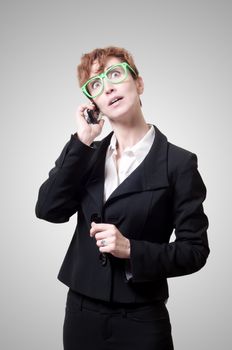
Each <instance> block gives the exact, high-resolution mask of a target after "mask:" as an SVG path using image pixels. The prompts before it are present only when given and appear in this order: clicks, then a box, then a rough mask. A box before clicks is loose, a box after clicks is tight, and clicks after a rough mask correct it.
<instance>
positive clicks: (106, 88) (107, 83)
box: [104, 80, 115, 94]
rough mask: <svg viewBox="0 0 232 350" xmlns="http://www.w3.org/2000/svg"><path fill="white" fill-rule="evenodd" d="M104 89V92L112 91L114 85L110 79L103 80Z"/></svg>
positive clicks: (109, 92)
mask: <svg viewBox="0 0 232 350" xmlns="http://www.w3.org/2000/svg"><path fill="white" fill-rule="evenodd" d="M104 91H105V93H106V94H111V93H112V92H113V91H115V86H114V84H112V83H111V82H110V81H107V80H105V81H104Z"/></svg>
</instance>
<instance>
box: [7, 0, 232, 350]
mask: <svg viewBox="0 0 232 350" xmlns="http://www.w3.org/2000/svg"><path fill="white" fill-rule="evenodd" d="M0 6H1V8H0V16H1V18H0V36H1V46H0V47H1V55H0V60H1V63H0V70H1V76H0V84H1V104H0V109H1V114H0V116H1V138H0V142H1V182H0V183H1V254H0V258H1V262H0V267H1V288H0V293H1V298H0V299H1V305H0V310H1V325H0V329H1V335H0V337H1V338H0V348H1V349H4V350H10V349H11V350H13V349H19V350H21V349H22V350H29V349H30V350H32V349H33V350H37V349H38V350H41V349H43V350H61V349H62V326H63V317H64V308H65V299H66V292H67V287H66V286H64V285H63V284H61V283H60V282H58V281H57V279H56V276H57V273H58V270H59V268H60V265H61V263H62V260H63V257H64V255H65V252H66V250H67V247H68V245H69V242H70V240H71V237H72V234H73V231H74V227H75V223H76V218H75V216H74V217H72V218H71V220H70V222H69V223H66V224H62V225H55V224H50V223H47V222H45V221H42V220H38V219H37V218H36V217H35V215H34V206H35V202H36V198H37V193H38V188H39V186H40V184H41V183H42V182H43V181H44V180H45V179H46V177H47V174H48V171H49V170H50V168H51V167H53V165H54V161H55V159H56V158H57V157H58V155H59V153H60V151H61V149H62V147H63V145H64V143H65V142H66V141H67V140H68V139H69V137H70V135H71V133H74V132H75V128H76V122H75V110H76V107H77V106H78V104H79V103H82V102H84V101H85V98H83V96H82V95H81V93H80V91H79V88H78V85H77V82H76V65H77V64H78V63H79V59H80V56H81V54H82V53H84V52H87V51H89V50H92V49H94V48H95V47H104V46H107V45H117V46H122V47H125V48H127V49H128V50H129V51H130V52H131V53H132V54H133V55H134V57H135V61H136V63H137V66H138V68H139V70H140V73H141V75H142V76H143V78H144V81H145V92H144V95H143V96H142V102H143V111H144V115H145V117H146V120H147V121H148V122H151V123H155V124H156V125H157V126H158V128H159V129H160V130H161V131H162V132H163V133H165V134H166V135H167V136H168V138H169V140H170V141H171V142H173V143H175V144H178V145H179V146H182V147H183V148H187V149H189V150H191V151H193V152H195V153H197V155H198V159H199V169H200V172H201V174H202V177H203V179H204V181H205V183H206V185H207V188H208V197H207V200H206V202H205V210H206V212H207V214H208V216H209V219H210V229H209V240H210V247H211V256H210V258H209V260H208V264H207V265H206V266H205V268H204V269H203V270H201V271H200V272H198V273H196V274H193V275H190V276H186V277H180V278H174V279H170V280H169V285H170V299H169V303H168V308H169V311H170V316H171V320H172V327H173V337H174V343H175V348H176V349H178V350H186V349H188V350H196V349H198V350H201V349H204V350H205V349H207V350H208V349H210V350H212V349H217V350H218V349H230V348H231V347H232V341H231V329H230V327H231V317H230V313H231V294H232V293H231V281H230V279H231V225H230V222H231V217H230V215H231V197H232V196H231V185H230V178H229V176H230V175H231V152H230V151H231V138H230V134H231V107H230V106H229V98H230V99H231V61H232V57H231V21H232V18H231V10H232V6H231V1H229V0H228V1H224V0H218V1H213V0H212V1H210V0H208V1H207V0H201V1H199V0H198V1H196V0H195V1H193V0H191V1H184V0H183V1H175V0H170V1H165V0H162V1H161V0H160V1H154V0H153V1H139V2H133V1H121V0H118V1H115V2H112V1H101V0H99V1H88V2H87V1H86V2H84V1H83V2H78V1H59V0H56V1H55V0H54V1H51V0H47V1H46V2H44V3H40V2H39V1H38V0H36V1H35V0H21V1H17V0H8V1H1V5H0ZM108 131H109V125H107V127H106V128H105V131H104V133H105V134H107V133H108Z"/></svg>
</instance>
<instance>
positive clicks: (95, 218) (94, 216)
mask: <svg viewBox="0 0 232 350" xmlns="http://www.w3.org/2000/svg"><path fill="white" fill-rule="evenodd" d="M90 221H91V222H92V221H93V222H96V224H100V223H101V222H102V219H101V217H100V215H98V214H97V213H94V214H92V215H91V217H90Z"/></svg>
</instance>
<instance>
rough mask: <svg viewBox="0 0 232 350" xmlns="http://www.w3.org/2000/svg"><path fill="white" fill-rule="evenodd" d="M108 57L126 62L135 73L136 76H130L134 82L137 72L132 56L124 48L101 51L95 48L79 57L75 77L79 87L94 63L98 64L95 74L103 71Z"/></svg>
mask: <svg viewBox="0 0 232 350" xmlns="http://www.w3.org/2000/svg"><path fill="white" fill-rule="evenodd" d="M109 57H117V58H119V59H120V61H121V62H127V63H128V64H129V65H130V66H131V67H132V68H133V69H134V71H135V73H136V75H134V74H133V75H132V76H133V78H134V79H135V80H136V79H137V77H138V75H139V72H138V69H137V67H136V66H135V63H134V59H133V57H132V55H131V54H130V53H129V52H128V51H127V50H126V49H124V48H121V47H115V46H108V47H105V48H103V49H101V48H97V49H94V50H93V51H91V52H89V53H85V54H83V55H82V57H81V62H80V64H79V65H78V66H77V77H78V81H79V85H80V86H82V85H83V84H84V83H85V82H86V81H87V80H88V79H89V77H90V72H91V67H92V65H93V63H94V62H95V61H97V63H98V64H99V69H98V72H97V73H100V72H102V71H103V70H104V68H105V65H106V61H107V59H108V58H109Z"/></svg>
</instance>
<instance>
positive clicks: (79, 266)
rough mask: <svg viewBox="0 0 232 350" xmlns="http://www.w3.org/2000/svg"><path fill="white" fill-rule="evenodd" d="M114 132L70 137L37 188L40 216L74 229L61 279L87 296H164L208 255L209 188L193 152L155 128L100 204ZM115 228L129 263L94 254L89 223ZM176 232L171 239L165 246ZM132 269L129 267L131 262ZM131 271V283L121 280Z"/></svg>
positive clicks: (126, 298) (141, 298)
mask: <svg viewBox="0 0 232 350" xmlns="http://www.w3.org/2000/svg"><path fill="white" fill-rule="evenodd" d="M111 135H112V133H111V134H109V135H108V136H107V137H106V138H104V139H103V140H102V141H100V142H99V141H98V142H94V143H93V147H88V146H86V145H85V144H83V143H82V142H81V141H79V140H78V138H77V136H76V135H72V136H71V139H70V141H69V142H68V143H67V144H66V146H65V147H64V149H63V151H62V153H61V155H60V157H59V158H58V159H57V161H56V163H55V167H54V168H53V169H52V170H51V171H50V173H49V178H48V179H47V180H46V181H45V182H44V183H43V184H42V186H41V187H40V190H39V196H38V201H37V204H36V215H37V217H38V218H41V219H44V220H47V221H50V222H54V223H62V222H66V221H68V220H69V218H70V217H71V216H72V215H73V214H74V213H76V212H77V213H78V216H77V227H76V230H75V233H74V235H73V238H72V241H71V243H70V246H69V249H68V251H67V254H66V256H65V259H64V261H63V264H62V266H61V269H60V272H59V275H58V278H59V280H60V281H62V282H63V283H65V284H66V285H67V286H69V287H70V288H71V289H73V290H75V291H77V292H79V293H82V294H84V295H86V296H89V297H92V298H96V299H100V300H105V301H112V300H113V301H117V302H128V303H130V302H146V301H151V300H164V299H166V298H167V297H168V285H167V278H168V277H175V276H181V275H186V274H190V273H193V272H195V271H198V270H199V269H201V268H202V267H203V266H204V264H205V262H206V259H207V257H208V254H209V247H208V240H207V234H206V230H207V227H208V220H207V217H206V215H205V214H204V211H203V206H202V202H203V201H204V199H205V195H206V189H205V186H204V183H203V181H202V179H201V176H200V174H199V172H198V170H197V157H196V155H195V154H193V153H191V152H189V151H186V150H184V149H182V148H179V147H177V146H175V145H173V144H171V143H169V142H168V141H167V138H166V137H165V136H164V135H163V134H162V133H161V132H160V131H159V130H158V129H157V128H156V127H155V140H154V143H153V145H152V147H151V149H150V151H149V153H148V155H147V156H146V158H145V159H144V161H143V162H142V163H141V164H140V165H139V166H138V167H137V168H136V169H135V170H134V171H133V172H132V173H131V174H130V175H129V176H128V177H127V178H126V179H125V180H124V181H123V182H122V183H121V184H120V185H119V186H118V187H117V188H116V190H115V191H114V192H113V193H112V194H111V196H110V197H109V198H108V199H107V201H106V202H105V203H103V192H104V166H105V155H106V150H107V147H108V145H109V142H110V138H111ZM93 220H97V221H98V222H100V221H101V222H104V223H113V224H114V225H116V226H117V228H118V229H119V230H120V231H121V233H122V234H123V235H124V236H125V237H127V238H128V239H130V243H131V258H130V260H126V259H119V258H115V257H113V256H112V255H111V254H99V249H98V247H97V246H96V241H95V238H91V237H90V235H89V231H90V224H91V221H93ZM173 230H175V236H176V240H175V242H171V243H169V240H170V236H171V234H172V232H173ZM128 263H129V264H130V265H129V264H128ZM128 265H129V266H130V269H131V272H132V276H133V277H132V278H131V279H130V280H129V281H128V280H127V279H126V276H125V269H126V266H128Z"/></svg>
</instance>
